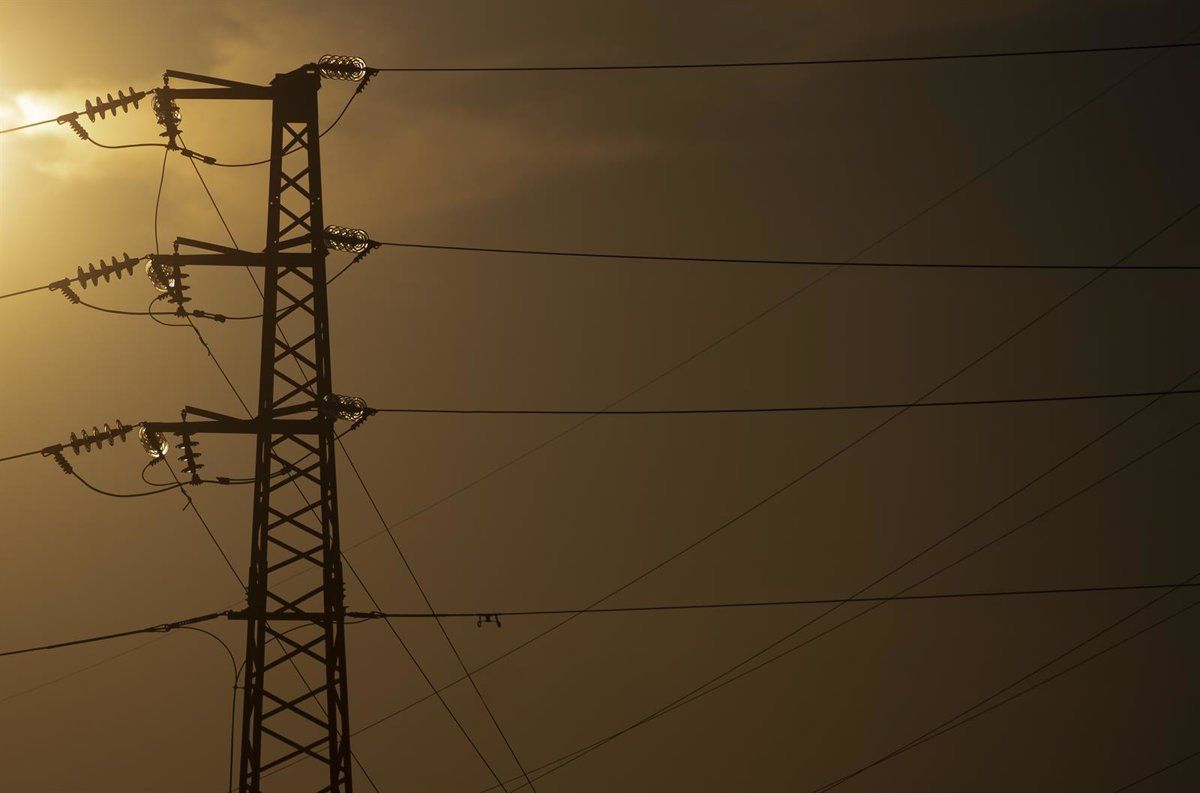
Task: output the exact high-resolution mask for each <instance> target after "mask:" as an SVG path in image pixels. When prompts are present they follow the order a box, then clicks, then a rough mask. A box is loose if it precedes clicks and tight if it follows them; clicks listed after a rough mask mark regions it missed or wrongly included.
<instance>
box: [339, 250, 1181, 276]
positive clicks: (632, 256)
mask: <svg viewBox="0 0 1200 793" xmlns="http://www.w3.org/2000/svg"><path fill="white" fill-rule="evenodd" d="M375 244H376V245H381V246H384V247H391V248H415V249H419V250H434V251H465V252H469V253H501V254H513V255H519V256H559V257H564V258H573V259H627V260H632V261H649V262H692V263H708V264H780V265H793V266H805V267H834V268H837V269H843V268H845V269H873V270H878V269H884V270H887V269H902V270H1029V271H1051V272H1059V271H1063V270H1106V269H1108V265H1106V264H1012V263H1003V262H998V263H985V262H862V261H855V260H850V261H831V260H829V259H795V258H778V259H768V258H747V257H732V256H730V257H720V256H669V255H658V254H647V253H608V252H602V251H579V250H574V251H573V250H550V249H546V248H499V247H493V246H479V245H435V244H432V243H424V242H379V241H375ZM872 247H874V246H872ZM855 258H857V257H855ZM1139 270H1147V271H1159V270H1200V265H1197V264H1147V265H1141V266H1138V267H1136V268H1130V270H1129V271H1130V272H1136V271H1139ZM338 275H341V273H338ZM331 280H332V279H331Z"/></svg>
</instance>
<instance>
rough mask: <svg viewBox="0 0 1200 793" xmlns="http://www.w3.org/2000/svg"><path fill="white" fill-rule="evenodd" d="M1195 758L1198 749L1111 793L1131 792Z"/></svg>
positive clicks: (1199, 751)
mask: <svg viewBox="0 0 1200 793" xmlns="http://www.w3.org/2000/svg"><path fill="white" fill-rule="evenodd" d="M1196 757H1200V749H1197V750H1196V751H1194V752H1192V753H1191V754H1189V755H1185V756H1183V757H1181V758H1179V759H1178V760H1176V761H1174V762H1172V763H1168V764H1166V765H1164V766H1163V767H1162V768H1157V769H1155V770H1154V771H1151V772H1150V773H1148V774H1146V775H1145V776H1143V777H1139V778H1137V779H1135V780H1133V781H1132V782H1130V783H1128V784H1126V785H1122V786H1121V787H1119V788H1117V789H1116V790H1114V791H1113V793H1124V791H1126V790H1132V789H1133V788H1135V787H1137V786H1138V785H1140V784H1142V783H1143V782H1146V781H1148V780H1150V779H1153V778H1154V777H1156V776H1158V775H1159V774H1162V773H1165V772H1167V771H1170V770H1171V769H1172V768H1175V767H1176V766H1178V765H1182V764H1184V763H1186V762H1187V761H1188V760H1192V759H1195V758H1196Z"/></svg>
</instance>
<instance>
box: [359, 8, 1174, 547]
mask: <svg viewBox="0 0 1200 793" xmlns="http://www.w3.org/2000/svg"><path fill="white" fill-rule="evenodd" d="M1193 32H1195V31H1189V33H1188V34H1187V35H1188V36H1191V35H1192V33H1193ZM1162 54H1163V53H1159V54H1157V55H1155V56H1154V57H1152V58H1149V59H1147V60H1146V61H1144V62H1142V63H1141V64H1139V65H1137V66H1135V67H1134V68H1133V69H1131V70H1129V71H1127V72H1125V73H1124V74H1122V75H1121V76H1120V77H1118V78H1117V79H1116V80H1115V81H1113V82H1111V83H1109V84H1107V85H1106V86H1105V87H1104V88H1102V89H1101V90H1100V91H1099V92H1097V93H1096V94H1093V95H1092V96H1091V97H1089V98H1088V99H1086V100H1085V101H1083V102H1082V103H1080V104H1078V105H1076V106H1075V107H1073V108H1072V109H1070V110H1068V111H1067V112H1066V113H1065V114H1063V115H1061V116H1059V117H1058V118H1057V119H1055V120H1054V121H1053V122H1051V123H1050V124H1049V125H1048V126H1046V127H1044V128H1042V129H1041V130H1040V131H1038V132H1036V133H1034V134H1033V135H1032V136H1031V137H1029V138H1026V139H1025V140H1024V141H1023V142H1021V143H1020V144H1019V145H1017V146H1016V147H1015V148H1013V149H1010V150H1009V151H1008V152H1006V153H1005V154H1004V155H1002V156H1001V157H1000V158H999V159H997V160H994V161H993V162H992V163H990V164H989V165H987V166H986V167H984V168H983V169H982V170H979V171H977V172H975V173H974V174H972V175H971V176H970V177H969V178H968V179H966V180H965V181H963V182H961V183H960V184H959V185H958V186H956V187H955V188H954V189H952V190H950V191H949V192H948V193H945V194H943V195H942V196H941V197H939V198H938V199H937V200H935V201H933V202H932V203H930V204H927V205H926V206H925V207H923V208H922V209H921V210H919V211H918V212H916V213H915V214H913V215H911V216H910V217H909V218H908V219H907V220H905V221H904V222H902V223H900V224H899V225H898V226H895V227H893V228H892V229H891V230H890V231H888V232H887V233H885V234H883V235H881V236H880V237H878V238H876V239H875V240H874V241H873V242H871V243H870V244H869V245H867V246H866V247H864V248H862V249H861V250H859V252H858V253H856V254H854V255H853V256H850V257H848V260H847V262H845V263H842V264H839V267H838V268H834V269H831V270H829V271H827V272H825V273H822V274H821V275H819V276H817V277H816V278H814V279H813V280H811V281H808V282H807V283H805V284H804V285H802V286H800V287H799V288H797V289H795V290H793V291H792V292H790V293H789V294H787V295H785V296H784V297H783V298H782V299H780V300H777V301H776V302H774V303H772V304H770V305H768V306H767V307H766V308H764V309H762V310H761V311H759V312H758V313H756V314H755V315H753V316H751V317H750V318H749V319H747V320H745V321H744V322H742V323H741V324H739V325H737V326H735V327H733V328H731V329H730V330H728V331H726V332H725V333H723V334H722V335H720V336H718V337H717V338H715V339H713V340H712V341H711V342H709V343H708V344H706V345H705V346H703V347H701V348H700V349H698V350H696V351H695V352H693V353H691V354H690V355H688V356H687V357H685V358H683V359H682V360H679V361H677V362H675V363H674V364H673V365H671V366H669V367H668V368H667V369H665V370H663V371H661V372H659V373H658V374H657V375H655V376H654V377H651V378H650V379H649V380H646V381H644V382H643V383H641V384H640V385H638V386H637V387H635V388H633V389H632V390H630V391H627V392H626V393H625V394H624V395H622V396H620V397H618V398H617V399H615V400H614V401H612V402H610V403H609V404H608V405H607V406H606V407H605V410H608V409H611V408H615V407H616V406H617V405H619V404H621V403H622V402H625V401H627V400H629V399H630V398H632V397H634V396H636V395H637V394H639V393H641V392H643V391H645V390H646V389H648V388H650V387H651V386H653V385H654V384H656V383H658V382H659V381H661V380H663V379H664V378H666V377H668V376H670V375H671V374H673V373H674V372H676V371H678V370H680V369H682V368H683V367H685V366H687V365H688V364H690V363H691V362H692V361H694V360H696V359H697V358H699V357H701V356H703V355H705V354H707V353H708V352H710V351H711V350H713V349H715V348H717V347H719V346H720V345H722V344H724V343H725V342H726V341H728V340H729V339H731V338H733V337H734V336H736V335H738V334H739V333H741V332H742V331H744V330H746V329H747V328H749V327H751V326H752V325H754V324H756V323H757V322H759V321H761V320H762V319H764V318H765V317H767V316H768V315H770V314H772V313H773V312H775V311H778V310H779V309H781V308H783V307H784V306H786V305H788V304H789V303H791V302H792V301H793V300H795V299H796V298H798V297H800V295H802V294H804V293H805V292H807V291H808V290H809V289H811V288H812V287H814V286H816V285H817V284H819V283H821V282H822V281H824V280H825V279H826V278H829V277H830V276H832V275H833V274H834V273H836V272H838V269H839V268H840V267H841V266H843V265H844V264H852V263H853V262H854V261H855V260H857V259H860V258H861V257H862V256H865V255H866V254H867V253H869V252H870V251H872V250H874V249H875V248H877V247H879V246H880V245H882V244H883V243H884V242H886V241H887V240H889V239H891V238H892V237H894V236H895V235H896V234H898V233H900V232H901V231H903V230H904V229H906V228H908V227H909V226H911V225H912V224H913V223H915V222H917V221H918V220H920V219H921V218H923V217H925V216H926V215H927V214H929V213H930V212H932V211H933V210H935V209H937V208H938V207H940V206H941V205H942V204H944V203H945V202H947V201H949V200H950V199H952V198H953V197H954V196H956V195H958V194H959V193H961V192H962V191H964V190H966V189H967V188H969V187H970V186H972V185H974V184H975V183H977V182H978V181H979V180H981V179H983V178H984V177H985V176H987V175H988V174H990V173H992V172H993V171H995V170H996V169H997V168H999V167H1000V166H1002V165H1004V164H1005V163H1007V162H1008V161H1009V160H1011V159H1012V158H1013V157H1015V156H1017V155H1018V154H1020V153H1021V152H1022V151H1024V150H1026V149H1027V148H1029V147H1030V146H1032V145H1033V144H1034V143H1036V142H1037V141H1039V140H1041V139H1042V138H1044V137H1045V136H1046V135H1048V134H1050V133H1051V132H1053V131H1054V130H1056V129H1058V128H1059V127H1061V126H1062V125H1063V124H1065V123H1066V122H1067V121H1069V120H1070V119H1072V118H1074V117H1075V116H1076V115H1078V114H1079V113H1081V112H1083V110H1085V109H1086V108H1087V107H1089V106H1090V105H1092V104H1094V103H1095V102H1097V101H1099V100H1100V99H1101V98H1103V97H1104V96H1106V95H1107V94H1108V93H1110V92H1111V91H1113V90H1114V89H1116V88H1117V87H1118V86H1119V85H1121V84H1122V83H1123V82H1125V81H1126V80H1128V79H1129V78H1131V77H1133V76H1134V75H1135V74H1137V73H1138V72H1139V71H1141V70H1142V69H1144V68H1146V67H1147V66H1149V65H1150V64H1151V63H1153V62H1155V61H1156V60H1157V59H1158V58H1159V57H1161V56H1162ZM594 418H595V417H593V416H585V417H584V418H583V419H582V420H581V421H578V422H576V423H574V424H572V425H571V426H569V427H567V428H565V429H563V430H561V431H560V432H557V433H555V434H554V435H552V436H550V437H549V438H546V439H545V440H543V441H541V442H540V443H538V444H536V445H534V446H532V447H530V448H529V449H526V450H525V451H524V452H522V453H520V454H518V455H517V456H516V457H513V458H510V459H509V460H507V461H505V462H503V463H501V464H499V465H497V466H495V467H494V468H492V469H490V470H488V471H487V472H485V473H484V474H482V475H480V476H478V477H476V478H475V479H472V480H471V481H469V482H467V483H466V484H464V485H462V486H460V487H458V488H457V489H455V490H452V491H451V492H449V493H447V494H445V495H443V496H441V497H439V498H437V499H435V500H434V501H432V502H430V503H428V504H426V505H425V506H423V507H421V508H419V509H417V510H415V511H414V512H411V513H409V514H408V515H407V516H406V517H404V518H402V519H401V520H400V521H398V522H397V523H395V524H393V525H392V526H391V528H396V527H397V526H400V525H402V524H404V523H407V522H408V521H411V520H414V519H416V518H418V517H420V516H421V515H423V514H425V513H426V512H428V511H429V510H431V509H434V508H436V507H438V506H440V505H441V504H443V503H445V502H446V501H448V500H450V499H452V498H456V497H457V496H459V495H461V494H462V493H464V492H466V491H467V490H470V489H471V488H473V487H475V486H476V485H478V484H480V483H482V482H484V481H486V480H488V479H490V478H491V477H493V476H495V475H497V474H499V473H501V472H502V471H505V470H507V469H508V468H511V467H512V466H514V465H516V464H517V463H519V462H521V461H522V460H524V459H525V458H527V457H529V456H531V455H533V454H536V453H537V452H539V451H541V450H542V449H544V448H546V447H548V446H550V445H551V444H553V443H555V442H556V441H558V440H561V439H562V438H564V437H566V436H567V435H569V434H571V433H572V432H574V431H576V430H578V429H579V428H581V427H583V426H584V425H586V424H587V423H588V422H590V421H592V420H594ZM381 534H382V532H376V533H375V534H372V535H370V536H368V537H365V538H363V539H362V540H360V541H359V542H357V543H355V544H354V545H352V546H349V547H348V549H349V548H353V547H356V546H357V545H361V544H362V543H364V542H367V541H368V540H371V539H374V538H375V537H378V536H380V535H381Z"/></svg>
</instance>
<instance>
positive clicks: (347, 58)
mask: <svg viewBox="0 0 1200 793" xmlns="http://www.w3.org/2000/svg"><path fill="white" fill-rule="evenodd" d="M317 67H318V68H319V69H320V70H321V76H322V77H324V78H326V79H329V80H348V81H351V82H353V81H354V80H361V79H363V78H364V77H366V76H367V72H374V71H375V70H374V69H368V68H367V62H366V61H364V60H363V59H362V58H358V57H356V56H354V55H322V56H321V58H320V60H318V61H317Z"/></svg>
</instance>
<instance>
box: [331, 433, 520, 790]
mask: <svg viewBox="0 0 1200 793" xmlns="http://www.w3.org/2000/svg"><path fill="white" fill-rule="evenodd" d="M337 443H338V446H339V447H340V448H341V450H342V455H343V456H344V457H345V458H346V462H348V463H350V470H352V471H353V472H354V476H355V478H356V479H358V483H359V485H361V486H362V489H363V493H365V494H366V496H367V500H368V501H369V502H370V503H371V507H372V508H373V509H374V510H375V514H376V516H378V517H379V522H380V524H382V525H383V528H384V530H385V531H386V532H387V535H388V537H389V538H390V539H391V541H392V547H394V548H395V549H396V553H397V554H398V555H399V556H400V561H401V562H402V563H403V564H404V569H405V570H407V571H408V575H409V578H411V579H412V582H413V584H415V585H416V587H417V592H419V593H420V595H421V599H422V600H423V601H425V607H426V608H427V609H428V610H429V615H430V616H431V617H433V621H434V622H435V623H436V624H437V626H438V630H440V631H441V634H442V638H444V639H445V640H446V645H447V646H448V647H449V648H450V652H452V653H453V654H454V658H455V660H457V661H458V665H459V667H460V668H461V669H462V671H463V674H464V675H465V676H466V678H467V681H468V682H469V683H470V684H471V688H472V689H474V691H475V696H476V697H477V698H478V699H479V703H480V704H481V705H483V709H484V710H485V711H486V712H487V715H488V718H490V719H491V721H492V725H493V726H494V727H495V728H496V732H497V733H499V735H500V738H501V739H502V740H503V741H504V745H505V746H506V747H508V753H509V754H510V755H512V758H513V760H514V761H516V764H517V767H518V768H519V769H520V770H521V774H522V775H523V776H524V777H525V783H526V784H527V785H529V789H530V790H532V791H534V793H537V788H536V787H534V785H533V780H532V779H530V778H529V772H528V771H526V770H525V764H524V763H522V762H521V758H520V757H519V756H518V755H517V750H516V749H515V748H513V745H512V743H511V742H510V741H509V739H508V735H506V734H505V732H504V728H503V727H501V726H500V721H499V720H498V719H497V718H496V714H495V713H494V712H492V707H491V705H489V704H488V702H487V700H486V699H485V698H484V696H483V692H482V691H480V690H479V684H478V683H476V682H475V678H474V677H472V676H471V672H470V671H469V670H468V669H467V663H466V661H464V660H463V657H462V654H461V653H459V651H458V647H456V646H455V644H454V640H453V639H451V638H450V633H449V631H447V630H446V626H445V625H443V624H442V620H441V619H440V618H439V617H438V616H437V611H436V609H434V607H433V602H432V601H431V600H430V599H429V595H428V594H427V593H426V592H425V587H424V586H422V585H421V580H420V579H419V578H417V573H416V571H415V570H413V567H412V565H411V564H409V561H408V557H407V556H406V555H405V553H404V551H403V550H402V549H401V548H400V543H399V542H397V541H396V535H394V534H392V531H391V529H389V528H388V523H387V520H386V519H384V517H383V512H381V511H380V509H379V504H378V503H377V502H376V501H375V496H374V495H372V494H371V491H370V489H369V488H368V487H367V483H366V480H364V479H363V477H362V474H361V473H360V472H359V470H358V466H357V465H355V464H354V459H353V458H352V457H351V456H350V451H349V450H348V449H347V448H346V444H345V443H343V442H342V441H341V440H340V439H339V440H338V442H337ZM389 625H390V623H389ZM435 689H436V687H435ZM438 697H439V699H440V698H441V694H438ZM480 757H482V755H480ZM485 762H486V761H485ZM489 768H490V766H489ZM496 781H497V782H500V786H501V787H504V783H503V782H501V781H500V779H499V778H497V779H496Z"/></svg>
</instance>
